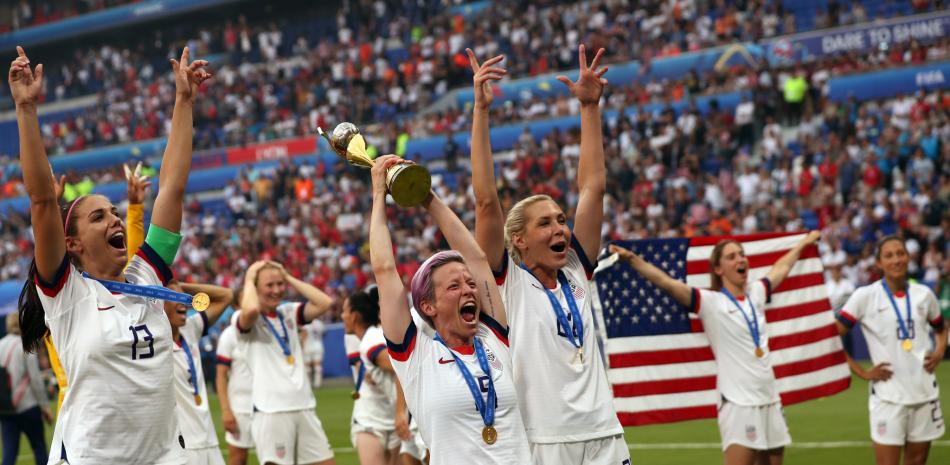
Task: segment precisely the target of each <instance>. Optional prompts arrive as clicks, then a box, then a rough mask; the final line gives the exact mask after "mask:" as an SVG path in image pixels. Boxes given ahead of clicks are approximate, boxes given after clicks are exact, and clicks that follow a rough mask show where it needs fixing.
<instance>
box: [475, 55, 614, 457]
mask: <svg viewBox="0 0 950 465" xmlns="http://www.w3.org/2000/svg"><path fill="white" fill-rule="evenodd" d="M603 54H604V50H603V49H601V50H598V51H597V54H596V55H595V56H594V59H593V60H592V61H591V64H590V65H588V64H587V55H586V51H585V48H584V46H583V45H581V46H580V47H579V49H578V55H579V61H580V75H579V77H578V80H577V81H576V82H572V81H571V80H570V79H568V78H567V77H565V76H558V80H560V81H561V82H563V83H564V84H566V85H567V86H568V88H569V89H570V91H571V93H572V94H573V95H574V97H575V98H577V99H578V101H579V102H580V109H581V110H580V111H581V143H580V150H581V156H580V161H579V164H578V167H577V187H578V192H579V197H578V203H577V209H576V212H575V215H574V228H573V229H571V228H570V227H569V226H568V218H567V215H566V214H565V213H564V211H563V210H562V209H561V207H560V206H558V204H557V203H555V202H554V200H553V199H551V197H548V196H546V195H535V196H531V197H528V198H526V199H524V200H521V201H520V202H518V203H516V204H515V205H514V206H513V207H512V208H511V210H510V211H509V212H508V217H507V219H506V218H505V215H504V212H503V211H502V208H501V201H500V200H499V198H498V191H497V189H496V188H495V174H494V166H493V162H492V156H491V145H490V140H489V135H488V114H489V107H490V105H491V103H492V99H493V94H492V90H491V85H490V81H492V80H497V79H498V78H499V77H500V75H501V74H502V73H500V72H499V71H497V70H496V68H497V66H496V64H497V63H498V59H499V57H495V58H492V59H490V60H488V61H486V62H485V63H484V64H482V65H479V64H478V61H477V60H476V58H475V55H474V53H472V51H471V50H468V56H469V61H470V63H471V66H472V70H473V71H474V72H475V77H474V91H475V108H474V110H473V115H472V187H473V189H474V191H475V205H476V207H475V208H476V210H475V213H476V216H475V218H476V220H475V237H476V239H477V240H478V244H479V245H480V246H481V248H482V249H483V250H484V251H485V254H486V255H487V256H488V261H489V263H490V265H491V268H492V270H493V271H494V272H495V279H496V282H497V285H498V286H499V287H500V288H501V295H502V299H503V300H504V304H505V307H506V308H507V309H508V312H509V315H510V321H511V333H512V336H511V342H512V346H511V353H512V363H513V365H514V371H515V384H516V385H517V386H518V395H519V400H520V402H521V411H522V413H523V414H524V421H525V428H526V430H527V434H528V440H529V441H530V442H531V452H532V455H533V457H534V463H536V464H544V465H552V464H554V465H557V464H571V465H576V464H585V465H589V464H605V465H606V464H611V465H615V464H621V463H629V460H630V452H629V450H628V448H627V443H626V441H625V440H624V438H623V428H622V427H621V426H620V422H619V421H618V420H617V414H616V411H615V410H614V406H613V393H612V391H611V388H610V384H609V383H608V382H607V373H606V368H605V367H604V362H603V358H602V357H601V354H600V348H599V347H598V344H597V338H596V337H595V336H596V335H595V333H594V313H593V310H592V306H591V299H592V297H593V295H594V289H593V286H591V279H592V278H593V273H594V267H595V264H596V263H595V262H596V260H597V254H598V252H599V251H600V239H601V226H602V224H603V216H604V212H603V210H604V206H603V204H604V193H605V190H606V172H605V170H606V169H605V166H604V146H603V135H602V128H601V111H600V98H601V95H602V94H603V91H604V87H605V86H606V84H607V80H606V79H604V78H603V76H604V74H605V73H606V72H607V67H602V68H601V67H600V61H601V58H602V57H603ZM552 384H556V385H558V386H560V387H559V388H558V389H552V388H551V385H552Z"/></svg>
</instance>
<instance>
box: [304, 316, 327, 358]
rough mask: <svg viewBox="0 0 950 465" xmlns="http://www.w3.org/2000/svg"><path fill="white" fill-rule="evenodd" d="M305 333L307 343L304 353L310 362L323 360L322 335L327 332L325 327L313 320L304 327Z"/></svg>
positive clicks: (320, 322) (318, 321)
mask: <svg viewBox="0 0 950 465" xmlns="http://www.w3.org/2000/svg"><path fill="white" fill-rule="evenodd" d="M304 329H305V330H306V331H307V343H306V344H305V346H306V347H304V352H305V353H306V354H307V357H308V358H309V359H310V360H320V359H323V352H324V347H323V334H324V333H325V332H326V331H327V328H326V325H324V324H323V322H322V321H320V320H314V321H312V322H310V324H308V325H306V326H304Z"/></svg>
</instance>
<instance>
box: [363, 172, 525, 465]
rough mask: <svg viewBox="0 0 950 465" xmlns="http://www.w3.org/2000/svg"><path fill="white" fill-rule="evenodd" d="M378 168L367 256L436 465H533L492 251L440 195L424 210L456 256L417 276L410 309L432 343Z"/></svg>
mask: <svg viewBox="0 0 950 465" xmlns="http://www.w3.org/2000/svg"><path fill="white" fill-rule="evenodd" d="M397 163H405V161H404V160H400V159H399V158H397V157H395V156H393V155H387V156H384V157H381V158H379V159H378V160H377V161H376V165H375V166H374V167H373V169H372V175H373V210H372V214H371V217H370V258H371V261H372V265H373V273H374V274H375V275H376V283H377V286H378V287H379V302H380V319H381V320H382V326H383V333H384V334H385V336H386V343H387V346H388V348H389V356H390V358H391V359H392V364H393V367H394V368H395V370H396V374H397V376H398V377H399V381H400V382H401V383H402V387H403V390H404V392H405V396H406V402H407V404H408V407H409V410H410V411H411V412H412V413H413V419H418V421H419V429H420V431H421V433H422V437H423V439H424V441H425V443H426V444H427V445H429V452H430V455H431V463H432V464H434V465H442V464H457V463H478V464H480V465H489V464H498V465H501V464H506V465H509V464H514V465H526V464H528V463H530V462H531V457H530V452H529V450H528V444H527V438H526V436H525V432H524V424H523V423H522V420H521V412H520V411H519V408H518V402H517V393H516V392H515V386H514V382H513V381H512V370H511V359H510V355H509V352H508V322H507V318H506V315H505V309H504V304H503V303H502V302H501V297H500V296H499V294H498V289H497V286H495V285H494V282H493V281H494V279H493V278H492V276H491V269H490V268H489V266H488V261H487V260H486V258H485V254H484V253H483V252H482V250H481V248H479V247H478V244H476V243H475V240H474V239H473V238H472V236H471V233H470V232H469V231H468V230H467V229H466V228H465V225H463V224H462V222H461V221H460V220H459V219H458V217H457V216H455V213H454V212H452V210H450V209H449V208H448V207H447V206H446V205H445V204H444V203H443V202H442V201H441V200H440V199H439V198H438V197H436V196H435V195H430V197H429V198H428V199H427V201H426V203H425V205H426V208H427V210H428V211H429V214H430V215H432V217H433V218H434V219H435V221H436V223H437V224H438V226H439V229H440V230H441V231H442V233H443V234H444V235H445V237H446V239H447V240H448V242H449V245H451V246H452V247H453V249H455V250H451V251H443V252H438V253H436V254H435V255H433V256H431V257H429V258H428V259H427V260H426V261H425V262H424V263H423V264H422V267H421V268H419V271H417V272H416V274H415V276H413V278H412V284H411V287H412V302H413V307H415V308H416V309H418V311H419V313H420V315H421V316H422V318H424V319H425V320H426V321H427V322H428V323H430V324H431V325H432V326H433V327H434V328H435V332H436V334H435V336H434V337H432V336H429V335H428V334H427V333H426V332H424V331H421V330H419V329H418V327H417V326H416V324H415V323H414V322H413V319H412V316H411V314H410V311H409V305H408V303H407V302H406V299H405V288H404V286H403V283H402V279H401V278H400V277H399V273H398V272H397V271H396V259H395V256H394V254H393V248H392V238H391V236H390V233H389V227H388V225H387V220H386V170H387V169H388V168H389V167H391V166H393V165H395V164H397Z"/></svg>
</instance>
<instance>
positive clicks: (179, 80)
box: [169, 47, 212, 103]
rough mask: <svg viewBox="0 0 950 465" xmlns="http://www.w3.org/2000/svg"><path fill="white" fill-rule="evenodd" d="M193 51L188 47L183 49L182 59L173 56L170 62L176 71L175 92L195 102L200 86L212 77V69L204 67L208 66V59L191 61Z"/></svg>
mask: <svg viewBox="0 0 950 465" xmlns="http://www.w3.org/2000/svg"><path fill="white" fill-rule="evenodd" d="M190 59H191V52H190V51H189V50H188V47H185V49H184V50H182V51H181V60H175V59H174V58H172V59H171V60H169V62H170V63H171V65H172V71H174V72H175V93H176V95H177V96H178V97H180V98H183V99H185V100H186V101H188V102H190V103H194V101H195V97H197V95H198V87H200V86H201V83H202V82H205V81H207V80H208V79H210V78H211V76H212V74H211V72H210V71H208V70H206V69H203V67H204V66H208V62H207V61H206V60H195V61H193V62H191V63H189V62H188V61H189V60H190Z"/></svg>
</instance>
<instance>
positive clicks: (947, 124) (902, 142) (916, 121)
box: [0, 91, 950, 312]
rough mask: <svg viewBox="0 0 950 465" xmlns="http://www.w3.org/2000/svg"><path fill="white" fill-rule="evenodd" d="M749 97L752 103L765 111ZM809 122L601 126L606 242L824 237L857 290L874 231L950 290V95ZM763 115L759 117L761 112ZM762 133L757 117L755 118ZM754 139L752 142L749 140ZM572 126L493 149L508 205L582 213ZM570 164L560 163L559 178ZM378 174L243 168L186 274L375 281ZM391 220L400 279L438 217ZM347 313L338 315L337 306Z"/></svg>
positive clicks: (9, 247) (195, 212) (2, 264)
mask: <svg viewBox="0 0 950 465" xmlns="http://www.w3.org/2000/svg"><path fill="white" fill-rule="evenodd" d="M747 103H748V104H751V105H753V107H755V106H756V104H755V103H753V102H751V101H750V102H747ZM815 110H816V111H814V112H812V111H811V110H806V114H805V117H804V118H803V119H802V120H801V122H800V123H799V124H797V125H791V126H786V127H783V126H781V125H779V124H778V123H776V122H775V120H774V119H773V118H772V117H771V116H766V119H765V120H764V121H766V124H764V125H761V127H756V126H755V125H753V127H751V128H750V127H747V125H745V124H742V122H743V120H742V113H743V110H740V109H737V111H736V112H735V113H727V112H716V111H713V112H712V113H710V114H707V115H705V116H700V115H698V114H696V113H694V112H690V111H687V112H683V113H682V114H679V115H677V114H675V113H674V112H672V111H668V112H663V113H661V114H660V115H657V116H656V117H648V116H646V115H642V114H641V115H636V116H633V117H629V118H623V119H619V120H618V119H613V120H608V121H607V124H606V125H605V127H604V131H605V134H604V136H605V137H604V140H605V142H606V143H607V147H606V150H607V151H606V156H607V164H608V169H609V171H610V172H611V173H612V176H611V177H610V179H609V180H608V202H607V204H606V205H605V208H606V209H607V210H608V211H609V212H610V214H609V215H608V217H609V218H610V220H609V221H608V224H607V226H605V230H604V234H605V236H606V237H607V238H609V239H621V238H623V239H630V238H637V237H640V238H645V237H656V236H664V237H665V236H686V237H689V236H694V235H704V234H712V235H716V234H742V233H754V232H760V231H773V230H800V229H809V228H820V229H822V230H823V231H824V236H823V237H824V240H823V243H822V247H823V249H824V258H825V262H826V265H827V266H829V267H830V268H839V267H840V271H841V272H842V275H843V277H844V279H846V280H847V281H848V282H849V283H850V284H851V285H853V286H859V285H862V284H866V283H868V282H871V281H873V280H874V279H875V278H876V275H875V274H874V272H873V270H872V268H873V266H872V265H873V256H872V251H871V248H870V247H871V244H873V242H874V241H873V239H874V237H875V234H876V233H877V231H882V232H885V233H901V234H903V235H904V236H905V237H906V238H907V239H909V242H908V244H909V249H910V252H911V254H912V256H913V260H912V265H911V274H912V275H913V276H915V277H916V278H918V279H920V280H922V281H923V282H925V283H928V284H930V285H936V284H937V283H938V282H941V283H942V287H943V288H946V287H947V284H948V275H950V258H948V257H950V215H947V213H946V212H947V211H948V208H947V206H948V205H950V95H946V94H945V93H944V92H942V91H938V92H936V93H933V94H929V95H915V96H903V97H900V98H897V99H892V100H888V101H884V102H863V103H858V102H854V101H851V102H845V103H842V104H836V103H832V102H822V103H821V104H820V105H817V106H816V108H815ZM753 111H757V109H756V108H753ZM747 124H751V123H747ZM749 131H751V132H752V133H753V137H752V140H753V141H754V145H749V144H745V143H743V142H742V140H743V139H742V138H743V137H744V134H745V133H746V132H749ZM578 138H579V133H578V131H577V130H576V129H573V130H568V131H563V132H559V131H555V132H552V133H550V134H548V135H547V136H546V137H544V138H543V139H542V140H535V139H534V138H532V137H531V136H530V134H525V135H523V136H522V137H520V138H519V142H518V143H517V144H516V146H515V147H514V148H513V150H511V151H509V152H505V153H499V154H496V158H497V159H498V160H499V168H500V171H499V173H500V176H499V178H500V185H499V189H500V191H501V193H502V195H501V198H502V202H503V205H505V206H506V207H507V206H510V204H511V202H512V199H515V198H519V197H522V196H524V195H526V194H529V193H546V194H549V195H551V196H552V197H554V198H555V199H557V200H558V201H560V202H562V203H564V204H566V205H568V206H569V207H572V206H573V205H574V204H575V203H576V200H577V193H576V192H575V186H573V185H571V183H569V182H567V181H566V179H570V178H569V176H568V175H569V174H570V173H571V172H572V170H574V169H576V164H577V157H578V154H579V145H578V144H579V142H578ZM445 151H446V157H447V158H455V159H456V161H457V162H461V163H460V164H462V165H463V166H462V167H459V166H457V165H458V164H459V163H456V165H455V166H454V168H455V171H452V170H451V168H453V165H452V164H447V166H448V167H449V168H450V169H449V170H448V171H447V172H446V173H445V174H444V175H442V176H441V177H437V180H441V182H440V183H438V187H437V189H438V191H439V193H440V195H442V196H443V198H444V199H446V202H447V203H448V204H449V205H451V206H452V207H453V209H454V210H455V211H458V212H463V218H462V219H463V220H464V221H466V222H468V223H469V225H470V226H471V223H472V222H473V221H474V218H473V217H472V216H471V214H469V216H465V213H464V212H473V211H474V206H473V204H472V202H473V201H472V196H471V195H470V192H469V187H468V183H469V177H468V175H467V174H465V169H464V164H465V161H464V160H466V159H467V148H466V147H457V146H455V144H449V145H448V146H447V147H446V148H445ZM562 168H563V169H562ZM367 182H368V176H367V173H366V172H364V171H360V170H357V169H354V168H347V167H345V166H343V165H337V166H336V167H333V168H328V167H326V166H324V165H322V164H319V165H316V166H315V165H313V164H308V163H304V164H301V165H296V164H293V163H290V162H286V161H285V162H284V163H282V164H281V165H280V166H279V167H278V168H276V169H266V170H256V169H251V170H245V171H243V172H242V173H241V175H240V176H239V177H238V178H237V179H235V180H234V181H233V182H232V183H231V184H230V185H229V186H228V187H227V188H226V189H225V191H224V193H223V198H224V199H225V200H224V202H225V205H218V206H217V207H216V208H206V209H202V207H201V204H200V203H198V202H197V200H196V199H192V201H191V202H190V203H189V204H187V205H186V214H185V221H184V226H183V227H184V231H185V232H186V233H185V234H184V236H185V237H186V238H187V239H186V240H185V242H184V243H183V244H182V247H181V253H180V255H179V259H178V263H177V264H176V269H177V270H178V272H179V273H181V274H180V275H181V276H187V277H188V278H187V279H189V280H194V281H196V282H213V283H216V284H219V285H223V286H235V285H236V284H237V280H239V279H240V277H241V276H242V275H243V272H244V270H245V269H246V268H247V266H248V265H249V264H250V261H252V257H259V256H262V257H285V266H286V267H287V269H288V271H290V272H291V273H293V274H295V275H299V276H301V277H302V278H303V279H305V280H306V281H308V282H311V283H313V284H314V285H316V286H317V287H318V288H321V289H325V290H326V291H327V292H328V293H330V294H331V295H334V296H345V295H348V294H349V293H350V292H352V290H354V289H359V288H361V287H362V286H363V285H365V284H366V283H367V282H368V281H369V280H370V279H371V278H370V276H371V273H370V269H369V264H368V246H367V230H366V224H367V223H366V221H365V218H364V216H365V214H364V213H365V212H367V211H369V205H368V203H369V202H370V200H371V199H370V196H369V192H368V190H367V189H368V184H367ZM391 213H393V215H391V217H392V221H393V227H394V230H395V232H394V234H396V235H397V236H398V237H400V240H399V241H397V243H398V244H400V248H399V249H398V250H397V257H398V259H399V260H400V267H401V268H402V269H401V271H402V272H403V273H402V275H403V276H412V274H413V271H414V270H415V268H416V267H418V266H419V261H418V257H422V256H427V254H429V253H431V252H432V250H430V247H431V246H430V244H433V243H434V241H433V239H434V238H436V236H437V232H436V228H435V226H434V224H433V223H432V222H431V221H427V220H426V219H425V217H424V216H422V215H417V214H398V215H396V214H395V211H392V212H391ZM0 237H2V238H3V239H4V244H5V250H3V252H2V255H0V279H16V278H18V277H20V276H22V275H23V273H24V272H25V267H26V266H28V264H29V258H30V251H31V250H32V246H31V242H30V237H29V228H28V220H27V219H26V218H23V217H19V216H15V215H14V216H13V217H12V218H11V221H7V222H4V223H3V226H2V230H0ZM336 311H337V312H338V311H339V309H336Z"/></svg>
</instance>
